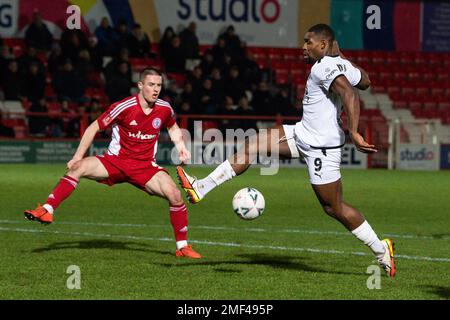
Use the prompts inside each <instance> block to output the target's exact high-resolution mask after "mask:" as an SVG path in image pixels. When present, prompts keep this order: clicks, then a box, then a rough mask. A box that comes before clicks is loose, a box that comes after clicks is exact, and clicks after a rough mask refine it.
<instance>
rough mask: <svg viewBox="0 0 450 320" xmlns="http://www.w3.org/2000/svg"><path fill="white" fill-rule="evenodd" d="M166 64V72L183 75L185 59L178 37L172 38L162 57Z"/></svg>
mask: <svg viewBox="0 0 450 320" xmlns="http://www.w3.org/2000/svg"><path fill="white" fill-rule="evenodd" d="M163 59H164V60H165V63H166V72H173V73H184V72H185V70H186V69H185V65H186V57H185V56H184V52H183V49H181V40H180V37H178V36H174V37H173V38H172V41H171V45H170V47H169V48H168V50H167V52H166V54H165V55H164V56H163Z"/></svg>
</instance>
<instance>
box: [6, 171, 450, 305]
mask: <svg viewBox="0 0 450 320" xmlns="http://www.w3.org/2000/svg"><path fill="white" fill-rule="evenodd" d="M169 170H170V173H171V175H172V176H173V177H174V179H175V178H176V177H175V170H174V168H169ZM210 170H211V168H200V167H195V168H190V170H189V171H190V172H192V173H193V174H195V175H198V176H200V177H203V176H205V175H206V174H207V173H208V172H209V171H210ZM63 172H64V167H63V166H61V165H0V181H1V182H0V203H1V210H0V211H1V213H0V235H1V239H2V245H1V246H0V255H1V257H2V258H1V260H0V283H1V285H0V299H276V300H278V299H283V300H284V299H449V297H450V286H449V284H450V271H449V270H450V268H449V267H450V255H449V252H450V250H449V249H450V230H449V227H450V201H449V200H448V195H449V194H450V184H449V183H448V182H449V181H450V172H443V171H440V172H405V171H385V170H346V171H343V182H344V198H345V200H346V201H347V202H349V203H351V204H353V205H354V206H356V207H357V208H359V209H360V210H361V211H362V212H363V214H364V215H365V217H366V219H367V220H368V221H369V223H370V224H371V225H372V227H373V228H374V230H375V231H376V232H377V233H378V234H379V236H380V237H385V236H391V237H392V238H393V239H394V241H395V242H396V249H397V251H396V254H397V255H398V258H397V260H396V262H397V269H398V274H397V276H396V278H395V279H388V278H386V277H384V276H383V277H382V278H381V289H379V290H377V289H374V290H369V289H368V288H367V281H368V278H369V276H370V274H367V273H366V271H367V268H368V267H369V266H371V265H376V263H375V262H374V259H373V256H372V255H371V253H370V251H369V250H368V248H366V247H365V246H364V245H362V244H361V243H360V242H359V241H358V240H356V239H355V238H354V237H353V236H352V235H350V234H349V233H348V232H347V231H346V230H345V229H344V228H343V227H342V226H341V225H340V224H339V223H338V222H336V221H334V220H333V219H331V218H329V217H328V216H327V215H325V214H324V213H323V212H322V211H321V208H320V206H319V204H318V202H317V200H316V199H315V196H314V194H313V191H312V189H311V187H310V185H309V182H308V178H307V173H306V170H305V169H281V170H280V172H279V173H278V174H277V175H276V176H269V177H267V176H260V175H259V171H258V169H250V170H249V171H248V172H247V173H245V175H243V176H241V177H239V178H237V179H234V180H233V181H231V182H228V183H226V184H224V185H222V186H221V187H220V188H218V189H216V190H214V191H213V192H211V193H210V194H209V195H208V197H207V198H205V199H204V200H203V201H202V202H201V203H200V204H198V205H189V207H188V210H189V224H190V230H189V239H190V240H191V242H192V244H193V245H194V248H195V249H196V250H198V251H199V252H200V253H201V254H203V255H204V259H201V260H195V261H194V260H187V259H177V258H175V256H174V251H175V248H174V241H173V235H172V229H171V226H170V223H169V219H168V206H167V203H166V202H165V201H164V200H162V199H159V198H154V197H149V196H147V195H146V194H145V193H143V192H142V191H140V190H138V189H136V188H134V187H132V186H130V185H127V184H123V185H117V186H114V187H112V188H110V187H107V186H104V185H101V184H98V183H95V182H92V181H87V180H85V181H82V183H81V184H80V185H79V187H78V189H77V190H76V192H75V193H74V194H73V195H72V196H71V197H70V198H69V199H68V200H67V201H66V202H64V203H63V204H62V206H61V207H60V208H58V210H57V214H56V216H55V222H54V223H53V224H52V225H50V226H42V225H40V224H38V223H35V222H30V221H27V220H25V219H24V218H23V213H22V212H23V210H24V209H29V208H34V206H35V204H36V202H38V201H41V202H42V201H45V199H46V197H47V195H48V194H49V192H50V190H51V189H52V188H53V187H54V185H55V184H56V182H57V181H58V179H59V178H60V176H61V174H62V173H63ZM246 186H252V187H255V188H257V189H258V190H260V191H261V192H262V193H263V195H264V196H265V199H266V211H265V212H264V214H263V215H262V216H261V217H260V218H258V219H256V220H253V221H243V220H240V219H238V218H237V217H236V216H235V214H234V213H233V211H232V209H231V199H232V196H233V195H234V193H235V192H236V191H237V190H239V189H240V188H243V187H246ZM71 265H76V266H79V268H80V271H81V289H80V290H69V289H68V288H67V286H66V282H67V280H68V278H69V276H70V275H71V274H68V273H67V268H68V267H69V266H71Z"/></svg>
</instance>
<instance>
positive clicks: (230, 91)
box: [225, 66, 245, 101]
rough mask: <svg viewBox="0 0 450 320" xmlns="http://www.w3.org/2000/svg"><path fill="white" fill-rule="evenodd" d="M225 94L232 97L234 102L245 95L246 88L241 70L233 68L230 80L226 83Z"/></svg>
mask: <svg viewBox="0 0 450 320" xmlns="http://www.w3.org/2000/svg"><path fill="white" fill-rule="evenodd" d="M225 94H226V95H228V96H230V97H232V98H233V100H234V101H239V99H240V98H241V97H242V96H244V95H245V86H244V83H243V82H242V81H241V79H240V74H239V68H238V67H237V66H233V67H232V68H231V70H230V74H229V75H228V79H227V81H226V82H225Z"/></svg>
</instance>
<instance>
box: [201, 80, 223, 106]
mask: <svg viewBox="0 0 450 320" xmlns="http://www.w3.org/2000/svg"><path fill="white" fill-rule="evenodd" d="M199 97H200V102H199V106H200V110H201V111H202V113H206V114H217V109H218V105H219V102H220V99H219V98H218V97H217V94H216V92H214V90H213V87H212V80H211V78H209V77H208V78H205V79H204V80H203V85H202V88H201V90H200V94H199Z"/></svg>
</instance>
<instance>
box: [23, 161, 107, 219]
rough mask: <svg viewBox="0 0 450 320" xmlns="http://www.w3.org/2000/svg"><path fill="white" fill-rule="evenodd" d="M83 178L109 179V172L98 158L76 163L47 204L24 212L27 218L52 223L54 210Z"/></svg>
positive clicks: (60, 181) (52, 193) (51, 194)
mask: <svg viewBox="0 0 450 320" xmlns="http://www.w3.org/2000/svg"><path fill="white" fill-rule="evenodd" d="M81 178H89V179H93V180H103V179H107V178H108V171H107V170H106V169H105V167H104V166H103V164H102V163H101V162H100V160H99V159H98V158H96V157H87V158H84V159H82V160H80V161H78V162H76V163H74V164H73V165H72V166H71V168H70V169H69V170H68V171H67V173H66V175H64V176H63V177H62V178H61V179H60V180H59V182H58V184H57V185H56V187H55V188H54V189H53V190H52V192H51V193H50V195H49V196H48V198H47V201H46V202H45V204H44V205H41V204H38V206H37V208H36V209H34V210H26V211H25V212H24V214H25V217H26V218H27V219H29V220H36V221H39V222H41V223H44V224H50V223H52V222H53V213H54V210H56V208H57V207H58V206H59V205H60V204H61V202H63V201H64V200H65V199H67V198H68V197H69V196H70V195H71V194H72V192H73V191H74V190H75V189H76V187H77V185H78V182H79V181H80V179H81Z"/></svg>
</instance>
